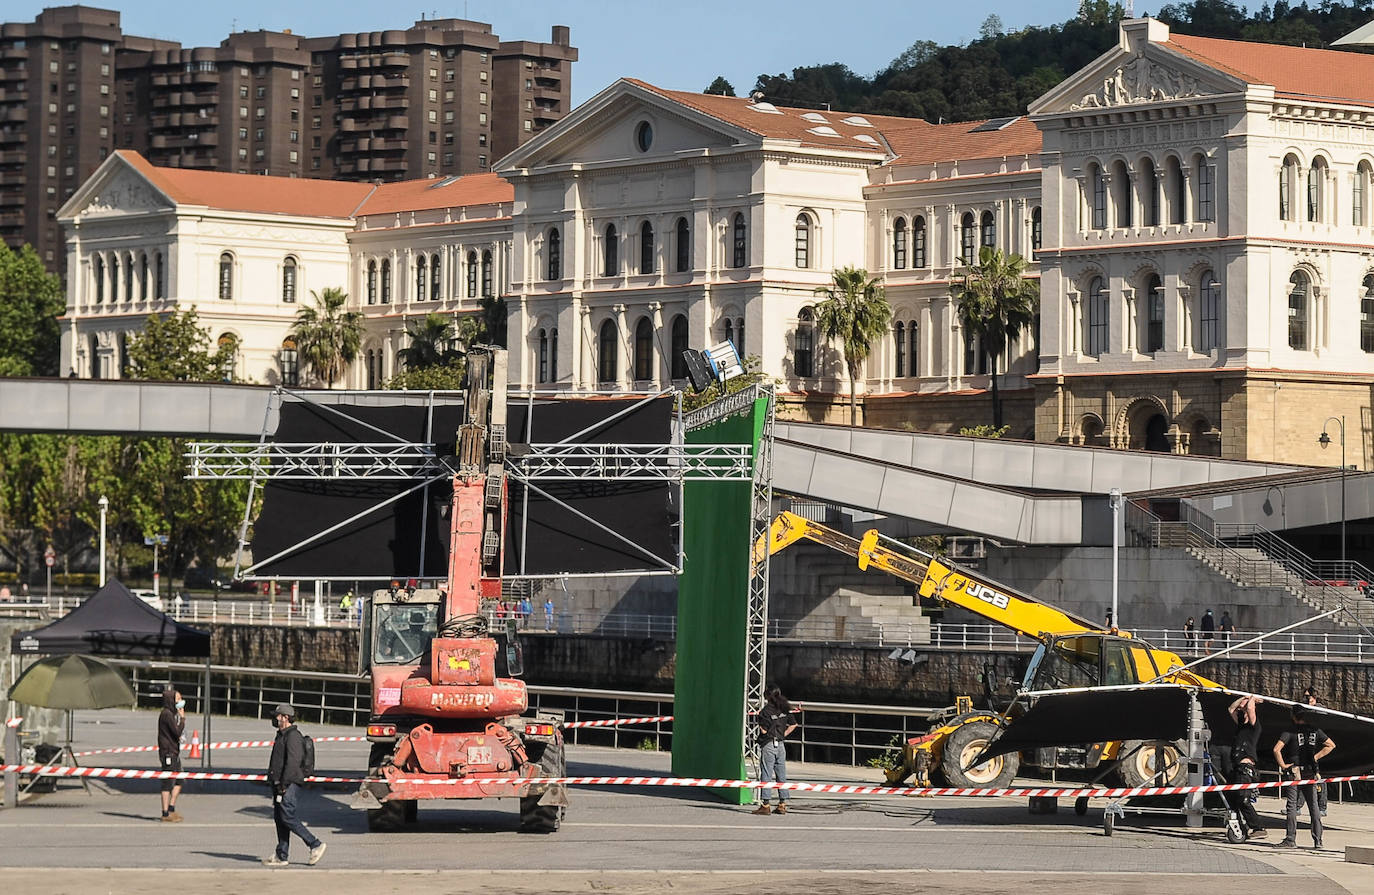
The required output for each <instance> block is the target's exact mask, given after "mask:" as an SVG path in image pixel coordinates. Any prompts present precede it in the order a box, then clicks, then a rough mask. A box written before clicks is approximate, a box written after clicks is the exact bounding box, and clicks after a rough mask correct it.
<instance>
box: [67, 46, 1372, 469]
mask: <svg viewBox="0 0 1374 895" xmlns="http://www.w3.org/2000/svg"><path fill="white" fill-rule="evenodd" d="M495 170H496V172H497V173H496V174H491V175H480V176H476V177H467V178H462V179H460V180H429V181H412V182H408V183H400V184H389V185H385V186H372V185H367V184H336V183H329V182H324V181H305V180H284V179H280V178H264V177H252V176H243V175H230V174H210V173H205V172H184V171H169V170H166V169H157V168H153V167H152V166H149V165H148V164H147V163H146V162H145V161H143V160H142V159H141V158H139V157H138V156H136V155H133V154H129V153H118V154H116V155H115V156H113V157H112V158H111V159H110V160H108V161H107V162H106V163H105V165H103V166H102V167H101V169H100V170H99V171H98V172H97V173H96V174H95V175H94V177H93V178H92V179H91V181H90V182H88V184H87V185H86V186H85V187H84V188H83V189H82V190H81V191H80V192H79V193H78V194H77V195H75V196H73V198H72V199H71V201H69V202H68V204H67V206H66V207H65V208H64V209H63V210H62V212H61V214H60V218H61V220H62V221H63V223H64V224H65V225H66V226H67V228H68V234H69V241H68V250H69V265H68V268H69V270H71V271H73V273H72V275H71V277H70V282H69V286H68V296H69V297H68V309H67V313H66V316H65V318H64V321H63V323H64V334H65V336H64V357H65V358H66V364H67V366H68V367H69V368H70V369H71V370H72V371H75V372H76V373H77V374H78V375H102V376H117V375H119V366H120V358H121V357H122V354H121V351H120V338H121V333H127V332H128V331H129V330H130V329H134V328H137V327H138V326H139V325H140V324H141V321H142V319H143V317H145V316H146V315H147V314H148V313H150V312H155V311H159V310H164V309H168V308H172V307H178V308H186V307H189V306H191V305H195V306H196V307H197V310H198V312H199V313H200V315H201V317H202V319H203V320H204V321H205V322H206V323H207V325H210V326H211V328H212V332H213V333H215V334H216V335H219V334H223V333H233V334H235V335H237V336H239V337H240V338H241V340H242V350H241V360H240V370H239V373H240V375H242V376H245V377H247V378H249V379H252V380H256V381H260V382H279V381H295V380H296V378H298V377H299V369H298V367H293V364H294V359H293V355H292V354H291V349H290V347H289V346H288V344H287V342H288V341H289V340H288V339H287V337H286V333H287V330H288V329H289V325H290V321H291V319H292V317H293V316H294V312H295V309H296V307H297V306H298V304H297V302H298V301H300V300H303V299H304V296H306V295H308V291H309V290H312V289H320V288H323V287H325V286H340V287H343V288H345V289H346V290H347V291H348V292H349V294H350V295H351V296H352V299H353V306H354V307H355V308H357V309H359V310H361V311H362V312H363V313H364V315H365V317H366V319H367V335H366V340H365V346H364V356H363V357H362V358H361V359H360V360H359V362H358V363H356V364H354V366H353V368H352V370H350V373H349V376H348V381H347V383H346V384H347V385H350V386H355V387H362V386H375V385H380V384H381V383H383V382H385V381H386V380H387V379H388V378H389V377H390V376H392V375H393V374H394V373H395V371H396V356H397V352H398V351H399V350H400V349H401V348H402V347H404V342H405V337H404V327H405V322H406V320H407V319H411V318H414V317H418V316H422V315H424V314H426V313H429V312H432V311H437V312H441V313H445V314H465V313H473V312H476V311H477V309H478V308H479V307H480V306H481V304H482V301H483V298H484V297H489V298H497V297H500V298H504V299H505V300H506V303H507V314H508V318H507V319H508V330H509V331H508V344H509V347H510V349H511V357H512V365H513V366H512V369H513V379H515V380H516V381H518V382H519V383H521V384H522V385H527V386H536V387H540V388H560V389H574V390H592V389H622V390H623V389H638V388H646V387H654V386H659V385H663V384H665V383H667V382H669V381H671V380H675V379H680V378H681V377H682V375H683V372H684V371H683V369H682V365H681V359H680V358H681V350H682V349H683V348H685V347H688V346H692V347H701V346H704V345H706V344H709V343H712V342H715V341H719V340H721V339H730V340H732V341H734V342H735V343H736V344H737V345H738V346H739V348H740V350H741V353H742V354H745V355H749V356H754V357H756V358H758V362H759V364H760V366H761V369H762V371H763V372H764V373H766V374H768V375H769V376H771V377H774V378H776V379H777V380H778V381H779V382H780V383H781V391H782V393H783V396H784V406H785V408H786V412H790V413H795V414H800V415H806V416H809V417H811V418H833V419H844V418H845V416H844V415H843V409H842V407H843V403H844V401H845V400H846V399H847V395H848V390H849V384H848V382H847V381H846V379H845V370H844V365H843V363H842V361H841V359H840V356H839V354H838V352H837V349H836V348H835V347H833V346H830V345H827V344H826V343H825V342H824V341H823V340H822V339H821V338H820V337H819V336H818V334H817V333H816V329H815V323H814V306H815V304H816V302H817V300H818V296H817V294H816V290H817V289H818V288H820V287H823V286H824V285H825V284H826V283H828V282H829V279H830V274H831V271H832V270H834V269H835V268H837V267H841V266H845V265H854V266H857V267H863V268H866V269H867V270H869V271H870V272H871V273H872V274H873V275H875V276H878V277H880V278H881V279H882V280H883V282H884V283H885V285H886V287H887V294H888V298H889V300H890V301H891V303H892V305H893V310H894V318H893V323H892V327H891V330H890V332H889V333H888V335H887V336H886V337H885V338H884V339H882V340H881V341H880V343H879V344H878V345H876V346H875V347H874V351H873V354H872V356H871V357H870V359H869V360H868V362H867V363H866V364H865V366H864V370H863V380H862V381H861V382H859V383H857V388H858V391H859V392H860V394H861V395H863V397H864V411H865V419H866V421H867V422H869V423H872V424H879V425H888V426H901V425H909V426H912V427H914V428H918V429H940V430H948V429H952V428H957V427H959V426H962V425H971V424H977V423H982V422H988V421H990V417H991V411H990V402H989V400H988V395H987V389H988V386H989V373H990V371H989V370H988V369H987V368H986V359H985V358H984V356H983V354H982V352H981V351H980V350H979V348H978V346H977V344H976V343H975V342H974V340H972V339H971V338H969V337H968V335H967V334H966V333H964V332H963V331H962V330H961V328H960V325H959V321H958V315H957V313H956V310H955V307H954V303H953V301H952V299H951V297H950V286H951V281H952V279H953V278H954V276H955V274H956V272H957V271H958V269H959V267H960V266H961V264H960V259H963V258H969V257H972V256H973V254H974V253H976V251H977V250H978V248H979V247H980V246H982V245H993V246H997V247H999V248H1001V249H1004V250H1005V251H1008V252H1017V253H1020V254H1022V255H1024V256H1026V257H1028V258H1030V259H1031V264H1030V266H1029V268H1028V270H1029V274H1030V275H1031V276H1032V277H1037V278H1039V280H1040V284H1041V313H1040V319H1039V321H1038V324H1037V326H1036V327H1034V329H1033V330H1032V331H1030V332H1026V333H1024V334H1023V335H1022V336H1021V337H1020V338H1019V339H1018V340H1017V341H1016V343H1015V344H1014V345H1013V346H1012V349H1011V351H1010V357H1008V358H1006V359H1004V361H1003V363H1001V364H999V368H998V371H997V372H998V373H999V374H1000V375H1001V376H1002V379H1001V380H1000V384H1001V385H1002V388H1003V394H1004V397H1005V401H1006V411H1007V419H1008V421H1009V422H1010V423H1011V424H1012V426H1013V432H1012V434H1013V435H1018V436H1025V437H1035V438H1037V439H1040V440H1047V441H1056V440H1057V441H1074V442H1086V443H1094V444H1109V445H1113V446H1118V447H1138V448H1149V449H1154V450H1172V451H1180V452H1193V453H1204V454H1212V455H1219V456H1227V457H1249V458H1255V459H1283V460H1290V461H1300V462H1301V461H1305V462H1313V463H1324V462H1329V458H1328V457H1327V456H1326V455H1325V454H1323V453H1322V452H1321V448H1320V447H1319V446H1318V445H1317V443H1316V439H1315V434H1316V433H1318V432H1320V431H1321V430H1322V428H1323V425H1324V420H1325V419H1326V418H1327V417H1330V416H1342V415H1344V416H1345V417H1346V420H1347V423H1348V425H1349V426H1350V428H1351V431H1350V434H1349V442H1350V447H1351V457H1352V459H1356V461H1357V462H1359V463H1360V464H1361V465H1362V466H1363V465H1365V462H1366V461H1365V458H1364V455H1365V454H1366V453H1368V449H1367V448H1365V447H1363V445H1364V443H1365V442H1367V441H1368V440H1369V428H1370V425H1371V424H1370V423H1369V422H1368V420H1369V419H1370V416H1371V398H1370V395H1371V386H1374V220H1371V214H1374V212H1371V209H1370V206H1371V204H1374V195H1371V190H1374V175H1372V174H1371V171H1372V170H1374V57H1370V56H1365V55H1359V54H1350V53H1342V52H1336V51H1329V50H1309V49H1303V48H1295V47H1280V46H1272V45H1261V44H1253V43H1245V42H1238V41H1222V40H1210V39H1201V38H1192V37H1186V36H1181V35H1171V34H1170V33H1169V30H1168V29H1167V28H1166V27H1165V26H1164V25H1162V24H1161V23H1159V22H1156V21H1153V20H1149V19H1141V20H1134V21H1129V22H1125V23H1123V24H1122V27H1121V35H1120V41H1119V43H1118V45H1117V46H1116V47H1114V48H1113V49H1112V50H1110V51H1109V52H1108V53H1106V54H1104V55H1103V56H1102V57H1101V58H1100V59H1098V60H1097V61H1095V62H1094V63H1093V64H1092V65H1090V66H1088V67H1087V68H1085V69H1084V70H1082V71H1080V72H1078V73H1076V74H1075V75H1073V76H1072V77H1071V78H1069V79H1067V80H1066V81H1065V82H1064V83H1063V84H1061V85H1059V86H1058V87H1057V88H1055V89H1054V90H1053V91H1051V92H1050V93H1048V94H1046V95H1045V96H1044V97H1042V98H1040V99H1039V100H1037V101H1036V102H1035V103H1034V104H1033V105H1032V107H1031V109H1030V110H1029V114H1028V116H1024V117H1018V118H1011V119H1004V120H995V121H987V122H969V123H961V124H941V125H934V124H930V123H928V122H924V121H920V120H913V119H902V118H891V117H882V116H864V115H856V114H850V113H845V112H831V111H823V110H804V109H789V108H777V107H774V106H772V105H770V104H768V103H767V102H764V101H753V100H750V99H744V98H739V99H736V98H733V97H719V96H706V95H702V94H694V93H683V92H676V91H669V90H663V89H661V88H658V87H655V86H652V85H649V84H646V83H643V82H640V81H635V80H629V79H626V80H621V81H618V82H616V83H615V84H613V85H611V86H610V87H608V88H606V89H605V90H603V91H602V92H601V93H599V94H597V95H596V96H595V97H593V98H592V99H591V100H590V101H588V102H587V103H585V104H584V105H582V106H581V107H579V108H578V109H576V110H575V111H574V112H573V113H572V114H570V115H569V116H568V117H567V118H566V119H565V120H563V121H561V122H560V123H559V124H558V125H556V126H555V127H552V128H550V129H548V130H547V131H546V132H545V133H543V134H541V135H540V136H539V137H537V138H536V139H534V140H531V141H530V142H528V143H526V144H525V145H524V146H522V147H521V148H520V149H518V150H517V151H516V152H514V153H513V154H511V155H510V156H508V157H506V158H505V159H503V160H501V161H500V162H499V163H498V164H497V165H496V166H495ZM288 296H289V297H288ZM1356 445H1361V447H1360V448H1359V449H1358V450H1357V449H1356Z"/></svg>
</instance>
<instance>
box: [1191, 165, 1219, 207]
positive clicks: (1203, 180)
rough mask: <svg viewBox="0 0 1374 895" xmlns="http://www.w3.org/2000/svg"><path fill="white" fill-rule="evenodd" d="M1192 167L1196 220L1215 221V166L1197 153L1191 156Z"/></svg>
mask: <svg viewBox="0 0 1374 895" xmlns="http://www.w3.org/2000/svg"><path fill="white" fill-rule="evenodd" d="M1193 167H1194V169H1195V170H1196V171H1197V219H1198V220H1199V221H1215V220H1216V219H1217V166H1216V165H1213V164H1212V163H1211V162H1209V161H1208V160H1207V156H1205V155H1203V154H1202V153H1198V154H1197V155H1195V156H1193Z"/></svg>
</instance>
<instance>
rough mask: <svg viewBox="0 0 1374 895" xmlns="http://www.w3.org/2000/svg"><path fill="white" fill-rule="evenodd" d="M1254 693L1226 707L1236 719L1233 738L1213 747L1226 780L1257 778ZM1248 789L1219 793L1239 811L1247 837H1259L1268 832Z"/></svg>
mask: <svg viewBox="0 0 1374 895" xmlns="http://www.w3.org/2000/svg"><path fill="white" fill-rule="evenodd" d="M1262 701H1263V700H1261V699H1260V698H1259V697H1258V696H1242V697H1241V698H1239V699H1237V700H1236V701H1235V702H1233V703H1231V707H1230V708H1229V709H1227V711H1228V712H1229V713H1230V715H1231V719H1232V720H1233V721H1235V722H1236V737H1235V742H1234V744H1233V745H1231V746H1225V745H1219V746H1217V748H1216V754H1217V764H1218V767H1219V768H1220V769H1221V773H1222V774H1223V775H1224V776H1225V778H1226V782H1227V783H1254V782H1255V780H1256V779H1257V778H1258V774H1257V772H1256V768H1255V762H1256V761H1257V760H1258V759H1259V752H1258V749H1259V738H1260V729H1261V728H1260V723H1259V718H1258V717H1257V716H1256V710H1255V706H1256V705H1258V704H1259V703H1260V702H1262ZM1251 792H1252V790H1247V789H1238V790H1226V791H1225V792H1223V793H1222V795H1223V796H1224V797H1225V799H1226V804H1227V805H1229V806H1230V807H1231V810H1232V811H1235V812H1236V813H1237V814H1239V815H1240V820H1241V829H1242V831H1244V832H1246V834H1247V838H1250V839H1263V838H1264V837H1265V836H1266V835H1268V833H1267V832H1266V831H1265V829H1264V821H1262V820H1260V816H1259V813H1258V812H1256V811H1255V806H1254V805H1253V804H1251V802H1250V794H1251Z"/></svg>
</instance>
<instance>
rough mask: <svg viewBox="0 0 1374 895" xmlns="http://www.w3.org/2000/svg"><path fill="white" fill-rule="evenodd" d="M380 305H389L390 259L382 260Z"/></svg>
mask: <svg viewBox="0 0 1374 895" xmlns="http://www.w3.org/2000/svg"><path fill="white" fill-rule="evenodd" d="M382 304H384V305H389V304H391V259H389V258H383V259H382Z"/></svg>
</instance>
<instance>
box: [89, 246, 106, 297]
mask: <svg viewBox="0 0 1374 895" xmlns="http://www.w3.org/2000/svg"><path fill="white" fill-rule="evenodd" d="M91 267H92V272H93V274H94V276H95V303H96V304H101V303H102V302H104V301H105V259H104V258H102V257H100V256H99V255H96V256H95V257H94V260H93V263H92V265H91Z"/></svg>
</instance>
